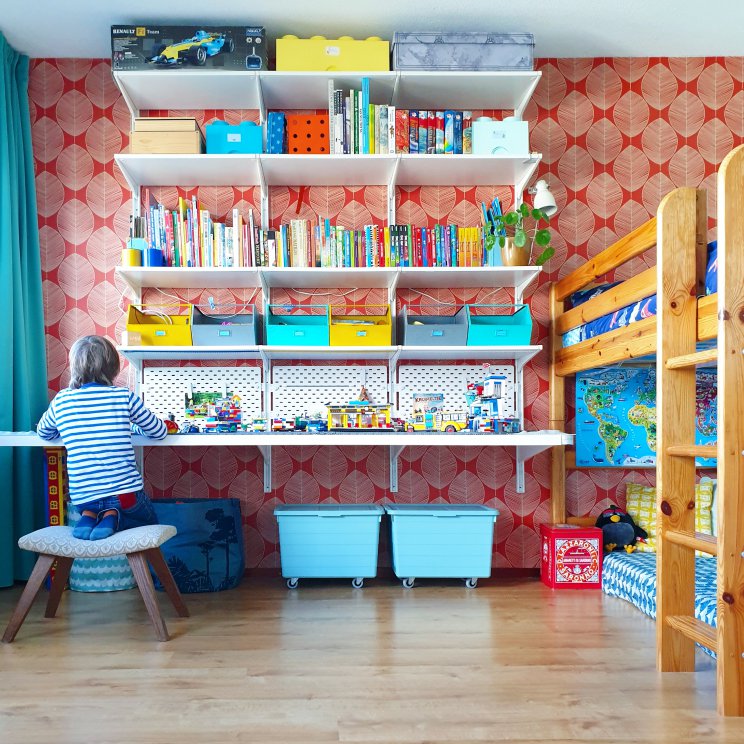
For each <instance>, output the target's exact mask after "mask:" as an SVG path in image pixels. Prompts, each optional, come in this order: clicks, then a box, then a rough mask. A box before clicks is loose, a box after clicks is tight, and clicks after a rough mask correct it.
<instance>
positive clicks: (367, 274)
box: [116, 266, 542, 303]
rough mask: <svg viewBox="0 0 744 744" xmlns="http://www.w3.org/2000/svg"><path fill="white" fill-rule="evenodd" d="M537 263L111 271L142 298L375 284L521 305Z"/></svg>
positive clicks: (131, 268)
mask: <svg viewBox="0 0 744 744" xmlns="http://www.w3.org/2000/svg"><path fill="white" fill-rule="evenodd" d="M541 271H542V269H541V268H540V267H539V266H476V267H469V268H465V267H450V268H446V267H409V268H328V269H321V268H314V267H311V268H291V267H289V268H276V267H259V268H245V269H244V268H183V269H181V268H178V269H177V268H170V267H148V266H118V267H117V269H116V274H117V276H118V277H120V278H121V279H122V280H123V281H124V282H125V283H126V284H127V285H128V286H129V287H130V288H131V289H132V290H133V292H134V293H135V295H136V296H137V301H138V302H141V301H142V290H143V289H148V288H150V289H154V288H157V287H163V288H172V289H203V288H205V287H209V288H233V289H240V288H246V287H247V288H258V287H261V288H262V289H263V291H264V294H265V296H266V297H268V296H269V291H270V290H271V289H274V288H280V287H287V288H291V289H310V288H315V287H321V288H325V287H338V288H340V289H356V288H378V289H386V290H388V295H389V299H392V300H394V299H395V291H396V290H397V289H467V288H471V289H477V288H488V289H493V288H497V287H504V288H507V289H511V290H513V291H514V301H515V302H516V303H521V302H522V300H523V296H524V292H525V290H526V289H527V287H529V285H530V284H532V282H534V281H535V280H536V279H537V277H538V276H539V274H540V272H541Z"/></svg>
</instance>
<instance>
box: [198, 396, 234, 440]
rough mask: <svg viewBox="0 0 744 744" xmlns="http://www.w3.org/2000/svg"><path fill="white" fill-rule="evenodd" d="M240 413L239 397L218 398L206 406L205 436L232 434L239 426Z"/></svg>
mask: <svg viewBox="0 0 744 744" xmlns="http://www.w3.org/2000/svg"><path fill="white" fill-rule="evenodd" d="M241 419H242V412H241V409H240V396H239V395H233V396H231V397H229V398H218V399H217V400H215V401H214V402H213V403H209V404H208V405H207V416H206V419H205V423H204V433H205V434H232V433H235V432H237V431H238V429H239V428H240V425H241Z"/></svg>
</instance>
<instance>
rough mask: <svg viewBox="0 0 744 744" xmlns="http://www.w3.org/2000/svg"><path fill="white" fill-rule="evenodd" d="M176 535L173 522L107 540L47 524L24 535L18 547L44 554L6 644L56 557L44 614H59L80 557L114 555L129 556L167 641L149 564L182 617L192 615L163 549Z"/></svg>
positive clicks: (158, 630) (18, 607)
mask: <svg viewBox="0 0 744 744" xmlns="http://www.w3.org/2000/svg"><path fill="white" fill-rule="evenodd" d="M175 534H176V528H175V527H172V526H171V525H164V524H153V525H148V526H146V527H134V528H133V529H130V530H122V531H121V532H116V533H114V534H113V535H112V536H111V537H108V538H106V539H105V540H78V539H77V538H76V537H73V536H72V528H71V527H45V528H44V529H41V530H37V531H36V532H31V533H30V534H28V535H24V536H23V537H22V538H21V539H20V540H19V541H18V547H20V548H22V549H23V550H31V551H33V552H34V553H38V554H39V558H38V559H37V561H36V565H35V566H34V569H33V571H32V572H31V577H30V578H29V580H28V583H27V584H26V588H25V589H24V590H23V594H21V598H20V599H19V600H18V604H17V605H16V608H15V610H14V611H13V615H12V616H11V618H10V622H9V623H8V627H7V628H6V629H5V634H4V635H3V643H12V642H13V639H14V638H15V636H16V633H18V630H19V628H20V627H21V625H23V621H24V620H25V619H26V615H28V611H29V610H30V609H31V605H32V604H33V603H34V600H35V599H36V595H37V594H38V593H39V589H41V585H42V584H43V583H44V579H45V578H46V576H47V574H48V573H49V570H50V569H51V567H52V564H53V563H54V562H55V561H57V569H56V571H55V575H54V581H53V582H52V588H51V590H50V591H49V597H48V599H47V606H46V612H45V613H44V617H54V615H55V613H56V612H57V607H58V606H59V602H60V599H61V598H62V593H63V592H64V590H65V585H66V584H67V579H68V577H69V575H70V568H71V567H72V562H73V561H74V560H75V558H108V557H111V556H115V555H126V557H127V560H128V561H129V565H130V566H131V568H132V573H133V574H134V579H135V581H136V582H137V586H138V587H139V590H140V594H142V599H143V600H144V602H145V607H146V608H147V614H148V615H149V616H150V620H152V624H153V625H154V626H155V634H156V635H157V637H158V640H159V641H167V640H168V639H169V635H168V630H167V628H166V627H165V622H164V621H163V617H162V615H161V614H160V607H159V605H158V600H157V597H156V596H155V587H154V585H153V582H152V576H151V575H150V571H149V569H148V565H147V564H148V563H149V564H150V565H151V566H152V568H153V570H154V571H155V574H156V576H157V577H158V579H159V580H160V583H161V584H162V585H163V588H164V589H165V591H166V593H167V594H168V597H170V600H171V602H172V603H173V606H174V607H175V608H176V612H177V613H178V615H179V617H188V616H189V611H188V610H187V609H186V605H185V604H184V602H183V599H182V598H181V593H180V592H179V591H178V587H177V586H176V582H175V581H174V580H173V576H172V575H171V572H170V569H169V568H168V564H167V563H166V562H165V559H164V558H163V554H162V553H161V551H160V546H161V545H162V544H163V543H164V542H166V541H167V540H170V538H171V537H173V536H174V535H175Z"/></svg>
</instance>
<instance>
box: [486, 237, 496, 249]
mask: <svg viewBox="0 0 744 744" xmlns="http://www.w3.org/2000/svg"><path fill="white" fill-rule="evenodd" d="M483 244H484V246H485V248H486V250H487V251H491V250H493V247H494V246H495V245H496V236H495V235H486V237H485V239H484V241H483Z"/></svg>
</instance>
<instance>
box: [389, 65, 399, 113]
mask: <svg viewBox="0 0 744 744" xmlns="http://www.w3.org/2000/svg"><path fill="white" fill-rule="evenodd" d="M399 86H400V72H399V73H397V74H396V76H395V81H394V82H393V90H392V92H391V93H390V101H389V105H390V106H397V105H398V103H397V101H398V88H399Z"/></svg>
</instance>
